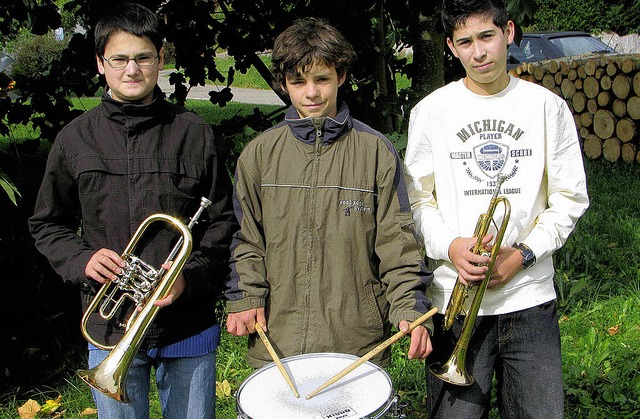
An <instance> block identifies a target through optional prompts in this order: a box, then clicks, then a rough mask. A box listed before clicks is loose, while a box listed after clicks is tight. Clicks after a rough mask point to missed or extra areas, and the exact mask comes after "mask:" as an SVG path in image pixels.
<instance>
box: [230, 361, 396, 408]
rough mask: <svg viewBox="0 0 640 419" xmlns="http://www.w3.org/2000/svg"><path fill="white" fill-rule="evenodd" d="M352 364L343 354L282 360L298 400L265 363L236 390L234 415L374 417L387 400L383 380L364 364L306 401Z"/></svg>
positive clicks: (387, 390) (386, 379) (386, 378)
mask: <svg viewBox="0 0 640 419" xmlns="http://www.w3.org/2000/svg"><path fill="white" fill-rule="evenodd" d="M356 360H358V357H356V356H353V355H347V354H333V353H314V354H304V355H297V356H292V357H289V358H283V359H282V360H281V361H282V364H283V365H284V368H285V369H286V370H287V372H288V373H289V376H290V377H291V381H292V382H293V383H294V385H295V387H296V389H297V390H298V393H299V394H300V398H296V397H295V395H294V394H293V390H291V388H290V387H289V385H288V384H287V382H286V381H285V379H284V377H283V376H282V374H281V373H280V370H279V369H278V367H277V366H276V365H275V364H274V363H270V364H268V365H265V366H264V367H262V368H260V369H259V370H257V371H256V372H254V373H253V374H252V375H251V376H249V378H247V379H246V380H245V381H244V383H242V385H241V386H240V389H238V394H237V396H236V402H237V411H238V415H239V417H240V418H245V419H249V418H250V419H285V418H296V419H306V418H308V419H337V418H349V419H353V418H365V417H379V416H378V415H380V414H381V413H384V412H385V411H386V410H387V409H388V408H389V405H390V403H391V401H392V399H393V390H392V386H391V379H390V378H389V375H388V374H387V373H386V372H385V371H384V370H383V369H382V368H380V367H378V366H377V365H375V364H373V363H371V362H368V361H367V362H365V363H363V364H362V365H360V366H358V368H356V369H355V370H353V371H351V372H350V373H349V374H347V375H346V376H344V377H343V378H341V379H340V380H339V381H337V382H336V383H334V384H332V385H331V386H329V387H327V388H326V389H325V390H323V391H322V392H320V393H318V394H317V395H315V396H314V397H312V398H311V400H307V399H306V396H307V395H308V394H309V393H311V392H312V391H314V390H315V389H317V388H318V387H320V386H321V385H322V384H324V383H325V382H326V381H327V380H329V379H330V378H332V377H334V376H335V375H336V374H338V373H339V372H340V371H342V370H343V369H344V368H346V367H348V366H349V365H351V364H352V363H353V362H355V361H356Z"/></svg>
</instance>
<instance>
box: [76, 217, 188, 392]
mask: <svg viewBox="0 0 640 419" xmlns="http://www.w3.org/2000/svg"><path fill="white" fill-rule="evenodd" d="M160 220H163V221H167V222H169V223H171V224H173V225H174V226H175V227H176V228H178V229H179V230H180V231H181V233H182V238H183V240H182V243H181V246H180V250H179V251H178V254H177V257H176V259H175V260H174V261H173V263H172V264H171V267H170V268H169V269H168V270H167V272H166V273H165V274H164V276H163V277H162V278H161V279H160V281H159V283H158V285H157V287H156V288H155V290H154V291H153V293H152V294H151V297H150V298H149V299H148V301H147V302H146V303H145V304H144V305H143V306H142V308H141V311H140V312H137V315H136V316H135V317H134V320H133V321H132V322H131V321H130V322H129V323H128V326H127V330H126V332H125V334H124V335H123V336H122V339H120V341H119V342H118V343H117V344H116V345H115V346H113V347H112V349H111V352H110V353H109V355H107V357H106V358H105V359H104V360H103V361H102V362H101V363H100V364H98V365H97V366H96V367H94V368H92V369H90V370H80V371H78V376H79V377H80V378H81V379H82V380H84V381H85V382H86V383H87V384H89V385H90V386H92V387H94V388H95V389H96V390H98V391H100V392H102V393H103V394H105V395H106V396H108V397H111V398H114V399H116V400H118V401H122V402H127V401H128V397H127V394H126V390H125V382H126V376H127V373H128V371H129V368H130V367H131V363H132V362H133V359H134V357H135V355H136V353H137V352H138V350H139V349H140V345H141V344H142V341H143V340H144V336H145V334H146V332H147V330H148V328H149V326H150V325H151V323H152V322H153V320H154V318H155V316H156V315H157V313H158V310H159V309H160V307H158V306H156V305H155V304H154V303H155V302H156V301H157V300H159V299H162V298H164V297H165V296H166V295H167V293H168V292H169V290H170V289H171V287H172V286H173V284H174V283H175V280H176V278H177V277H178V274H179V273H180V270H181V269H182V267H183V266H184V264H185V262H186V260H187V258H188V257H189V254H190V253H191V247H192V238H191V232H190V231H189V229H187V227H186V226H185V225H184V224H183V223H182V222H181V221H180V220H178V219H176V218H174V217H171V216H169V215H166V214H154V215H151V216H150V217H148V218H147V219H146V220H144V221H143V222H142V224H141V225H140V227H138V230H137V231H136V234H134V236H133V238H132V239H131V242H130V243H129V246H127V251H130V250H131V248H133V247H135V243H136V242H137V241H138V240H139V239H140V237H141V236H142V234H144V231H145V230H146V228H147V227H148V226H149V225H150V224H151V223H154V222H156V221H160ZM94 301H96V300H95V299H94ZM92 305H93V304H92ZM95 306H97V303H96V304H95ZM94 308H95V307H94ZM87 313H89V310H87V311H86V312H85V316H87ZM134 313H136V311H134ZM132 316H133V315H132ZM84 322H85V319H84V318H83V326H84ZM83 334H84V335H85V337H87V336H88V335H89V333H88V332H87V333H85V327H83ZM89 338H90V336H89ZM90 341H93V339H91V340H90ZM92 343H93V342H92Z"/></svg>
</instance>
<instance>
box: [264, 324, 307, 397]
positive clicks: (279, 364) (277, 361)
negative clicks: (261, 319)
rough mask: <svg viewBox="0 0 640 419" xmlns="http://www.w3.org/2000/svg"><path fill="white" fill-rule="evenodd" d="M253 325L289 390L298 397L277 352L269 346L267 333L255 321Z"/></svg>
mask: <svg viewBox="0 0 640 419" xmlns="http://www.w3.org/2000/svg"><path fill="white" fill-rule="evenodd" d="M255 327H256V332H258V335H259V336H260V339H261V340H262V343H264V346H265V347H266V348H267V351H268V352H269V355H271V359H273V362H275V364H276V366H277V367H278V370H280V374H282V377H283V378H284V379H285V381H286V382H287V384H289V387H291V390H293V394H294V395H295V396H296V398H300V394H299V393H298V390H297V389H296V387H295V386H294V385H293V382H292V381H291V378H290V377H289V374H287V370H285V369H284V365H282V362H281V361H280V358H278V354H276V351H275V350H274V349H273V346H271V342H269V339H268V338H267V335H266V334H265V333H264V330H263V329H262V326H260V323H258V322H256V326H255Z"/></svg>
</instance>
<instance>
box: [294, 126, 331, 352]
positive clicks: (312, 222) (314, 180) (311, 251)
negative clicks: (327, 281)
mask: <svg viewBox="0 0 640 419" xmlns="http://www.w3.org/2000/svg"><path fill="white" fill-rule="evenodd" d="M324 119H325V118H313V120H312V122H313V126H314V128H315V132H316V138H315V141H314V144H313V156H314V158H313V165H312V173H313V175H312V176H311V191H310V200H309V209H310V210H309V223H308V226H309V233H308V234H309V248H308V249H307V255H306V256H307V278H306V282H307V284H306V290H305V296H304V300H305V303H304V310H305V313H304V316H303V318H304V319H305V324H304V326H303V328H302V339H301V348H300V349H301V351H302V352H303V353H305V352H307V340H308V336H309V330H310V324H309V321H310V319H311V289H312V288H313V287H314V286H318V285H317V284H314V282H313V278H314V273H315V270H316V269H317V268H316V266H315V263H314V258H315V257H316V254H315V253H316V250H317V247H318V241H317V237H316V228H315V227H316V210H317V208H318V203H317V200H318V176H319V173H320V155H321V148H322V127H323V125H324Z"/></svg>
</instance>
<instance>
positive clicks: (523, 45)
mask: <svg viewBox="0 0 640 419" xmlns="http://www.w3.org/2000/svg"><path fill="white" fill-rule="evenodd" d="M617 53H618V52H617V51H616V50H615V49H613V48H611V47H610V46H608V45H607V44H605V43H604V42H602V41H600V40H599V39H598V38H595V37H593V36H591V35H589V34H588V33H586V32H579V31H573V32H529V33H523V34H522V40H521V41H520V45H516V43H515V42H514V43H512V44H511V45H509V49H508V51H507V69H508V70H510V69H512V68H514V67H516V66H518V65H519V64H521V63H528V62H535V61H542V60H549V59H552V58H560V57H572V56H576V55H585V54H617Z"/></svg>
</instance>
